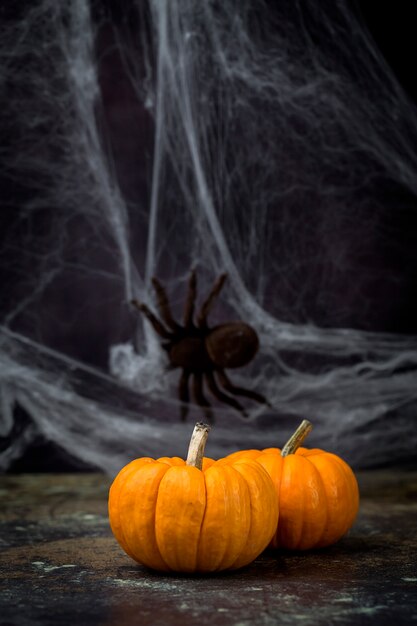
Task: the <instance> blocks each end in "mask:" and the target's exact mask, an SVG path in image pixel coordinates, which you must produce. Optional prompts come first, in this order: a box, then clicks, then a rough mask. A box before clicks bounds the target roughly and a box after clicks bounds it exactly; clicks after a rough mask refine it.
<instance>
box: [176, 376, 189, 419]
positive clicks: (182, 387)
mask: <svg viewBox="0 0 417 626" xmlns="http://www.w3.org/2000/svg"><path fill="white" fill-rule="evenodd" d="M189 378H190V372H189V370H183V371H182V374H181V378H180V382H179V385H178V395H179V397H180V400H181V420H182V421H183V422H184V421H185V418H186V417H187V415H188V410H189V408H190V407H189V405H188V403H189V401H190V393H189V389H188V380H189Z"/></svg>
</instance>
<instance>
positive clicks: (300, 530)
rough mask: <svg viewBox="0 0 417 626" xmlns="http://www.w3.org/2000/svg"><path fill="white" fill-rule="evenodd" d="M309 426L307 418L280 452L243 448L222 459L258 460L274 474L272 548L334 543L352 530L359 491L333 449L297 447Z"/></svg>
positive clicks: (350, 471)
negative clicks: (275, 521) (276, 512)
mask: <svg viewBox="0 0 417 626" xmlns="http://www.w3.org/2000/svg"><path fill="white" fill-rule="evenodd" d="M310 430H311V424H310V422H308V421H307V420H304V421H303V422H302V424H301V425H300V427H299V428H298V429H297V431H296V432H295V433H294V435H293V437H291V439H290V440H289V441H288V443H287V444H286V445H285V446H284V448H283V449H282V451H281V450H280V449H279V448H267V449H265V450H262V451H261V450H240V451H239V452H235V453H233V454H231V455H229V456H228V457H225V460H224V461H223V460H222V461H219V463H222V462H226V463H230V462H231V461H237V460H239V459H248V458H249V459H254V460H256V461H258V462H259V463H261V464H262V465H263V466H264V467H265V469H266V470H267V472H268V473H269V475H270V476H271V478H272V481H273V483H274V485H275V490H276V494H277V496H278V507H279V520H278V525H277V529H276V532H275V535H274V537H273V539H272V541H271V543H270V547H272V548H287V549H290V550H308V549H310V548H322V547H324V546H328V545H331V544H333V543H335V542H336V541H338V540H339V539H340V538H341V537H342V536H343V535H344V534H345V533H346V532H347V531H348V530H349V528H350V527H351V526H352V524H353V522H354V521H355V518H356V515H357V513H358V509H359V489H358V484H357V481H356V478H355V475H354V473H353V471H352V470H351V468H350V467H349V465H348V464H347V463H345V461H343V460H342V459H341V458H340V457H339V456H337V455H335V454H332V453H330V452H325V451H323V450H320V449H317V448H316V449H310V450H309V449H307V448H300V447H298V446H299V445H300V444H301V443H302V441H303V440H304V438H305V437H306V436H307V434H308V433H309V432H310Z"/></svg>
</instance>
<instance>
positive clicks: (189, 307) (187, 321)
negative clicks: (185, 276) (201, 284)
mask: <svg viewBox="0 0 417 626" xmlns="http://www.w3.org/2000/svg"><path fill="white" fill-rule="evenodd" d="M196 295H197V276H196V273H195V270H191V274H190V278H189V280H188V293H187V300H186V301H185V308H184V326H185V328H189V327H190V326H191V325H192V323H193V315H194V305H195V298H196Z"/></svg>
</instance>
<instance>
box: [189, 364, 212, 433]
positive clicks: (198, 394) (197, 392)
mask: <svg viewBox="0 0 417 626" xmlns="http://www.w3.org/2000/svg"><path fill="white" fill-rule="evenodd" d="M193 392H194V398H195V401H196V403H197V404H198V405H200V406H201V407H202V409H203V413H204V416H205V418H206V419H207V420H209V421H210V422H213V421H214V420H213V412H212V410H211V404H210V402H209V401H208V400H207V398H206V397H205V395H204V393H203V376H202V373H201V372H194V373H193Z"/></svg>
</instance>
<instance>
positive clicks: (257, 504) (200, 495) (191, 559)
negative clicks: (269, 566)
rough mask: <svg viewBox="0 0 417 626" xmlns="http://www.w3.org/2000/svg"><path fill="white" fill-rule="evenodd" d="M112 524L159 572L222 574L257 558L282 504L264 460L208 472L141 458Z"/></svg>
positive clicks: (122, 477)
mask: <svg viewBox="0 0 417 626" xmlns="http://www.w3.org/2000/svg"><path fill="white" fill-rule="evenodd" d="M109 518H110V525H111V528H112V531H113V534H114V535H115V537H116V539H117V540H118V542H119V543H120V545H121V546H122V548H123V549H124V550H125V552H126V553H127V554H128V555H129V556H131V557H132V558H133V559H135V560H136V561H138V562H139V563H142V564H143V565H145V566H147V567H149V568H151V569H154V570H159V571H164V572H169V571H174V572H189V573H192V572H214V571H221V570H225V569H238V568H239V567H243V566H244V565H247V564H248V563H250V562H251V561H253V560H254V559H255V558H256V557H257V556H258V555H259V554H260V553H261V552H262V551H263V550H264V549H265V548H266V546H267V545H268V544H269V542H270V540H271V537H272V535H273V534H274V532H275V529H276V525H277V519H278V506H277V499H276V495H275V490H274V486H273V484H272V481H271V479H270V477H269V476H268V473H267V472H266V471H265V470H264V468H263V467H262V466H261V465H260V464H258V463H257V462H256V461H253V460H251V459H239V460H237V461H231V462H230V463H229V462H225V463H223V464H218V462H215V461H213V460H212V459H208V458H205V459H204V462H203V468H202V470H199V469H197V468H196V467H192V466H188V465H186V464H185V461H184V460H183V459H180V458H178V457H173V458H167V457H164V458H160V459H157V460H154V459H151V458H149V457H145V458H140V459H136V460H135V461H132V462H131V463H129V464H128V465H126V466H125V467H124V468H123V469H122V470H121V471H120V472H119V474H118V475H117V476H116V478H115V480H114V482H113V484H112V486H111V488H110V493H109Z"/></svg>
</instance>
